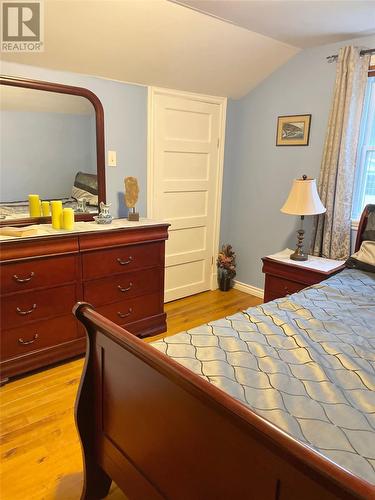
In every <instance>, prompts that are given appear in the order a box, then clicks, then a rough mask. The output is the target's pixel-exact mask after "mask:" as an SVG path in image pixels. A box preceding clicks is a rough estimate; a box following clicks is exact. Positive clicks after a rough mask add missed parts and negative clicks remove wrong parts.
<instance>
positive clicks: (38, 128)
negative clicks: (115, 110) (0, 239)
mask: <svg viewBox="0 0 375 500" xmlns="http://www.w3.org/2000/svg"><path fill="white" fill-rule="evenodd" d="M0 124H1V137H0V139H1V143H0V148H1V151H0V158H1V185H0V193H1V194H0V200H1V202H6V201H22V200H27V195H28V194H30V193H36V194H39V195H40V197H41V199H54V198H69V196H71V193H72V187H73V183H74V178H75V175H76V173H77V172H78V171H81V172H90V173H96V142H95V118H94V116H90V115H73V114H67V113H51V112H22V111H1V112H0Z"/></svg>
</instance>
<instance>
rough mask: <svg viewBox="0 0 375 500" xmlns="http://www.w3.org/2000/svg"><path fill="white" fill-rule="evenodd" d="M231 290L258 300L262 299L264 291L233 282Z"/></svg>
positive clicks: (239, 282)
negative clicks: (252, 296)
mask: <svg viewBox="0 0 375 500" xmlns="http://www.w3.org/2000/svg"><path fill="white" fill-rule="evenodd" d="M233 288H235V289H236V290H239V291H240V292H245V293H248V294H250V295H254V297H259V298H260V299H263V298H264V290H263V289H262V288H257V287H256V286H253V285H248V284H247V283H241V281H237V280H234V286H233Z"/></svg>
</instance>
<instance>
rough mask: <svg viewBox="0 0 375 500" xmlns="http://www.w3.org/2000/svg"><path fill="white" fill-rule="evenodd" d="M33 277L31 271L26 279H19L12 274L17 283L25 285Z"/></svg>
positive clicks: (33, 274)
mask: <svg viewBox="0 0 375 500" xmlns="http://www.w3.org/2000/svg"><path fill="white" fill-rule="evenodd" d="M33 276H35V273H34V272H33V271H31V273H30V276H28V277H27V278H20V277H19V276H17V274H13V278H14V279H15V280H16V281H17V283H27V282H28V281H30V280H31V278H32V277H33Z"/></svg>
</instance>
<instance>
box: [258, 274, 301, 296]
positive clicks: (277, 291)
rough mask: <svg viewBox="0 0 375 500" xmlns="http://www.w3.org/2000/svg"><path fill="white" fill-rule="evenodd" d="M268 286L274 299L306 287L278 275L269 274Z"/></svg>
mask: <svg viewBox="0 0 375 500" xmlns="http://www.w3.org/2000/svg"><path fill="white" fill-rule="evenodd" d="M266 287H267V289H268V290H269V292H270V294H271V295H272V297H273V299H275V298H280V297H285V296H286V295H291V294H292V293H296V292H299V291H300V290H302V289H303V288H306V285H304V284H301V283H296V282H295V281H290V280H286V279H284V278H278V277H277V276H267V284H266Z"/></svg>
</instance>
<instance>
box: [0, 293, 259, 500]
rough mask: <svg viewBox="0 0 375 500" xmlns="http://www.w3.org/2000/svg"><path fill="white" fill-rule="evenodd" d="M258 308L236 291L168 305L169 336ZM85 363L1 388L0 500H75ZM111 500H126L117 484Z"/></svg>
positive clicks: (78, 361) (77, 362)
mask: <svg viewBox="0 0 375 500" xmlns="http://www.w3.org/2000/svg"><path fill="white" fill-rule="evenodd" d="M259 303H261V300H260V299H257V298H256V297H252V296H251V295H247V294H245V293H242V292H240V291H238V290H230V291H229V292H220V291H218V290H215V291H213V292H204V293H200V294H198V295H193V296H192V297H187V298H185V299H181V300H176V301H174V302H170V303H168V304H166V306H165V309H166V311H167V314H168V331H167V332H166V333H164V334H162V335H159V336H158V337H154V338H152V339H149V340H155V339H156V338H161V337H165V336H167V335H173V334H175V333H178V332H180V331H183V330H187V329H190V328H194V327H195V326H199V325H201V324H203V323H207V322H209V321H214V320H215V319H219V318H222V317H224V316H226V315H229V314H234V313H235V312H237V311H240V310H242V309H246V308H248V307H250V306H254V305H257V304H259ZM82 368H83V359H82V358H80V359H75V360H73V361H70V362H67V363H63V364H60V365H57V366H54V367H52V368H49V369H46V370H41V371H39V372H37V373H33V374H30V375H27V376H25V377H22V378H19V379H17V380H14V381H11V382H9V383H8V384H7V385H5V386H4V387H2V388H1V389H0V457H1V464H0V496H1V499H2V500H52V499H53V500H77V499H78V498H79V497H80V492H81V489H82V480H83V479H82V458H81V450H80V443H79V439H78V435H77V432H76V429H75V424H74V416H73V409H74V401H75V397H76V393H77V388H78V383H79V379H80V376H81V372H82ZM108 499H109V500H124V499H125V497H124V495H123V493H122V492H121V491H120V490H119V489H118V488H117V486H116V485H115V484H113V485H112V488H111V491H110V493H109V495H108Z"/></svg>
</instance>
